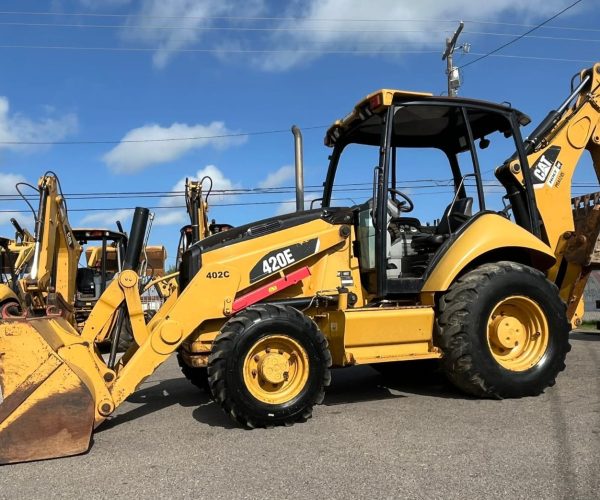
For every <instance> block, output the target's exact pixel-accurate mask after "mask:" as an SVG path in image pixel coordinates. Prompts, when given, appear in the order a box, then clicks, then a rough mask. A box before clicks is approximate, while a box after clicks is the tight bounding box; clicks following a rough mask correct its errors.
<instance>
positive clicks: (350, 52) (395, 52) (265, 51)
mask: <svg viewBox="0 0 600 500" xmlns="http://www.w3.org/2000/svg"><path fill="white" fill-rule="evenodd" d="M579 1H582V0H579ZM505 46H506V44H505ZM0 49H34V50H35V49H43V50H89V51H96V52H101V51H108V52H155V51H157V50H162V49H160V48H141V47H78V46H49V45H0ZM169 51H170V52H203V53H231V54H289V53H294V54H297V53H299V52H300V53H309V54H345V55H353V54H363V55H368V54H378V55H399V54H436V55H438V54H439V51H437V50H327V49H324V50H317V49H272V50H269V49H169ZM467 55H471V56H481V57H479V58H478V59H475V61H473V62H476V61H479V60H481V59H483V58H484V56H485V57H490V56H491V57H504V58H515V59H529V60H535V61H554V62H581V63H586V64H588V63H591V64H593V63H594V62H595V61H594V60H592V59H567V58H559V57H538V56H523V55H510V54H495V53H489V52H488V53H486V54H484V53H478V52H470V53H469V54H467ZM473 62H469V63H466V64H463V66H462V67H461V68H464V67H465V66H469V65H470V64H473ZM316 128H324V127H316ZM280 132H289V130H287V129H286V130H281V131H279V130H277V131H273V132H267V133H280ZM239 135H249V134H245V133H244V134H239ZM215 137H218V136H215ZM224 137H231V136H224ZM205 138H208V139H211V138H213V137H198V138H195V137H192V138H183V139H169V140H194V139H205ZM160 140H162V139H157V141H160ZM115 142H117V141H105V142H103V141H101V142H100V143H108V144H112V143H115ZM118 142H121V141H118ZM132 142H137V141H132ZM142 142H146V141H142ZM70 143H71V142H66V144H70ZM74 143H75V144H79V143H78V142H74ZM83 143H84V144H87V143H89V142H85V141H84V142H83ZM92 143H93V141H92ZM0 144H41V145H44V144H65V142H38V143H36V142H31V143H19V142H0Z"/></svg>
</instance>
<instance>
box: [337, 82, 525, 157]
mask: <svg viewBox="0 0 600 500" xmlns="http://www.w3.org/2000/svg"><path fill="white" fill-rule="evenodd" d="M403 103H406V104H408V103H411V104H419V103H422V104H423V105H426V104H428V103H429V104H434V103H435V104H437V105H444V104H448V105H451V106H452V107H456V106H464V107H468V108H476V109H478V111H479V113H480V114H481V113H484V114H487V115H490V118H491V119H492V122H496V121H497V120H493V116H492V115H496V116H497V115H498V113H502V114H506V113H508V112H513V113H515V114H516V117H517V121H518V123H519V124H520V125H522V126H524V125H528V124H529V123H530V122H531V119H530V118H529V117H528V116H527V115H526V114H524V113H522V112H520V111H518V110H516V109H514V108H512V107H510V105H508V104H497V103H494V102H489V101H482V100H478V99H469V98H458V97H444V96H434V95H433V94H430V93H424V92H410V91H405V90H394V89H381V90H377V91H376V92H373V93H371V94H369V95H367V96H366V97H365V98H364V99H361V100H360V101H359V102H358V104H356V106H354V109H353V110H352V111H351V112H350V113H349V114H348V115H346V116H345V117H344V118H342V119H341V120H336V121H335V122H334V123H333V125H331V127H329V129H328V130H327V133H326V134H325V145H326V146H329V147H333V145H334V144H335V143H336V142H337V140H338V139H339V138H340V137H342V135H344V133H345V132H347V131H348V130H350V129H352V128H354V127H355V126H357V125H360V124H361V123H364V122H366V121H367V120H368V119H369V118H370V117H372V116H373V115H379V116H382V115H383V112H384V111H385V110H386V109H387V108H389V107H390V106H392V105H393V104H396V105H397V104H403ZM415 125H417V122H415ZM418 128H419V127H415V130H418ZM492 128H493V127H492ZM376 129H377V131H378V132H379V131H380V124H379V126H377V127H376ZM373 132H375V129H373ZM418 133H419V132H418V131H417V132H415V135H414V136H413V139H415V138H416V137H417V136H418ZM482 135H483V134H482ZM378 137H379V133H377V138H378ZM364 139H365V140H364V143H365V144H378V142H373V141H374V139H375V134H368V133H367V134H365V137H364ZM360 142H363V141H362V140H361V141H360ZM422 142H423V141H419V140H416V141H415V144H414V146H419V145H421V144H419V143H422ZM404 145H405V146H408V144H404Z"/></svg>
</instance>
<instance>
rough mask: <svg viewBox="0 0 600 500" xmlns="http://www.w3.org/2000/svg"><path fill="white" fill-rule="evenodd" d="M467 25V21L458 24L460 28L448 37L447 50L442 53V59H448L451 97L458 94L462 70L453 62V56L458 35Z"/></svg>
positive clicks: (447, 67)
mask: <svg viewBox="0 0 600 500" xmlns="http://www.w3.org/2000/svg"><path fill="white" fill-rule="evenodd" d="M464 27H465V23H463V22H462V21H461V22H460V24H459V25H458V28H457V29H456V31H455V32H454V35H453V36H452V38H446V50H445V51H444V54H443V55H442V61H443V60H444V59H445V60H446V75H447V76H448V95H449V96H450V97H456V95H457V94H458V88H459V87H460V72H459V69H458V68H457V67H456V66H454V64H453V63H452V56H453V55H454V49H455V48H456V42H457V41H458V35H460V32H461V31H462V30H463V28H464Z"/></svg>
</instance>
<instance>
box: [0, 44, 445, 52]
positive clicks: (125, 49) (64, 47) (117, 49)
mask: <svg viewBox="0 0 600 500" xmlns="http://www.w3.org/2000/svg"><path fill="white" fill-rule="evenodd" d="M0 49H48V50H91V51H110V52H156V51H158V50H163V48H160V47H154V48H148V47H81V46H74V45H0ZM168 50H169V52H201V53H202V52H204V53H219V54H221V53H229V54H288V53H298V52H301V53H308V54H438V51H436V50H353V49H350V50H344V49H339V50H338V49H335V50H334V49H325V50H321V49H225V48H215V49H200V48H192V49H168Z"/></svg>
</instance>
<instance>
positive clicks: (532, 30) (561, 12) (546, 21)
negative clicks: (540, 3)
mask: <svg viewBox="0 0 600 500" xmlns="http://www.w3.org/2000/svg"><path fill="white" fill-rule="evenodd" d="M582 1H583V0H576V1H575V2H573V3H572V4H570V5H568V6H567V7H565V8H564V9H562V10H561V11H559V12H557V13H556V14H554V15H553V16H551V17H549V18H548V19H546V20H545V21H542V22H541V23H539V24H537V25H535V26H534V27H533V28H531V29H530V30H528V31H526V32H525V33H523V34H522V35H520V36H518V37H517V38H514V39H513V40H509V41H508V42H506V43H504V44H502V45H500V46H499V47H497V48H495V49H494V50H492V51H491V52H488V53H487V54H484V55H482V56H480V57H478V58H477V59H474V60H473V61H469V62H468V63H466V64H463V65H462V68H466V67H467V66H471V65H472V64H475V63H476V62H479V61H481V60H483V59H485V58H486V57H490V56H492V55H494V54H496V53H497V52H499V51H501V50H502V49H504V48H506V47H508V46H509V45H512V44H513V43H516V42H518V41H519V40H521V39H522V38H525V37H526V36H527V35H529V34H530V33H533V32H534V31H535V30H537V29H539V28H541V27H542V26H544V25H545V24H548V23H549V22H550V21H552V20H554V19H556V18H557V17H558V16H560V15H562V14H564V13H565V12H567V11H568V10H569V9H572V8H573V7H575V6H576V5H577V4H579V3H581V2H582Z"/></svg>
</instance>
